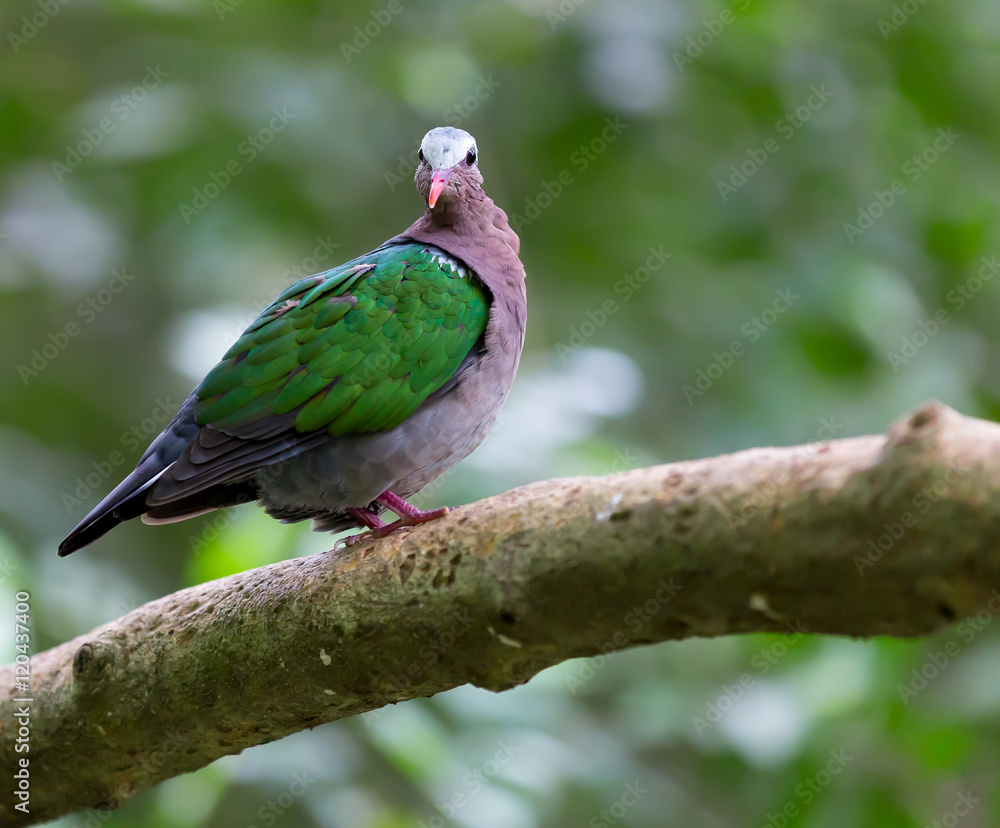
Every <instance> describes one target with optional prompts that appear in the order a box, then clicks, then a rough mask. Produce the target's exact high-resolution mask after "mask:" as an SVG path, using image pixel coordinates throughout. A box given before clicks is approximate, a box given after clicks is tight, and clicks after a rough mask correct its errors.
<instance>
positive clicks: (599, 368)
mask: <svg viewBox="0 0 1000 828" xmlns="http://www.w3.org/2000/svg"><path fill="white" fill-rule="evenodd" d="M0 33H2V37H3V43H2V44H0V166H2V170H0V233H2V236H0V291H2V295H3V302H2V305H0V348H2V353H3V354H4V355H5V368H4V370H3V371H0V400H2V403H0V405H2V409H0V411H2V416H0V420H2V425H0V565H2V575H0V577H2V578H3V579H4V589H3V591H2V594H0V610H2V611H3V612H4V613H6V615H5V616H4V617H11V615H12V614H13V609H12V597H13V593H14V591H15V589H20V588H23V589H28V590H30V592H31V595H32V612H33V615H32V617H33V624H34V640H33V644H34V646H35V647H36V648H37V649H42V648H45V647H47V646H51V645H53V644H55V643H58V642H61V641H63V640H66V639H68V638H71V637H72V636H75V635H78V634H80V633H83V632H85V631H86V630H88V629H90V628H91V627H92V626H94V625H96V624H98V623H101V622H103V621H107V620H110V619H112V618H114V617H117V616H118V615H120V614H121V613H123V612H124V611H126V610H127V609H129V608H131V607H133V606H135V605H136V604H138V603H142V602H144V601H146V600H149V599H151V598H154V597H157V596H160V595H162V594H165V593H168V592H171V591H173V590H176V589H178V588H180V587H182V586H184V585H186V584H191V583H195V582H200V581H203V580H206V579H210V578H215V577H219V576H222V575H225V574H228V573H231V572H233V571H237V570H239V569H242V568H248V567H254V566H258V565H261V564H264V563H267V562H269V561H273V560H278V559H281V558H284V557H289V556H293V555H303V554H309V553H313V552H318V551H321V550H324V549H328V548H329V547H330V546H331V543H332V542H331V540H330V539H329V538H328V537H323V536H317V535H313V534H311V533H310V532H309V531H308V529H307V527H305V526H298V527H287V526H280V525H278V524H276V523H274V522H271V521H269V520H268V519H267V518H265V517H264V516H263V515H262V514H261V513H260V512H259V511H257V510H256V509H255V508H254V507H247V508H244V509H240V510H236V511H235V512H233V513H229V514H226V515H216V516H213V517H208V518H205V519H201V520H195V521H191V522H188V523H184V524H179V525H173V526H166V527H157V528H150V527H146V526H143V525H141V524H138V523H132V524H129V525H126V526H123V527H121V528H119V529H117V530H116V531H115V532H113V533H112V534H111V535H109V536H108V537H106V538H105V539H103V540H102V541H101V542H100V543H98V544H96V545H95V546H94V547H92V548H90V549H87V550H86V551H85V552H83V553H80V554H77V555H74V556H73V557H71V558H69V559H66V560H57V559H56V557H55V546H56V544H57V542H58V540H59V539H60V538H61V537H62V536H63V535H64V534H65V533H66V531H67V530H69V529H70V528H71V526H72V525H73V524H74V523H75V522H76V521H77V520H78V519H79V518H80V517H81V516H82V515H83V514H84V513H85V512H86V511H87V510H88V509H89V508H91V507H92V506H93V505H95V504H96V502H97V501H98V499H99V498H100V497H101V496H103V495H104V494H105V493H106V492H107V491H108V490H110V488H111V487H112V486H113V485H114V483H116V482H117V480H118V479H119V478H120V477H122V476H123V475H124V473H125V472H127V470H128V469H129V468H131V466H132V465H133V464H134V463H135V462H136V461H137V460H138V458H139V455H140V454H141V452H142V450H143V449H144V448H145V446H146V444H147V443H148V442H149V440H150V439H151V438H152V436H154V434H155V433H156V432H157V431H158V430H159V429H160V428H161V427H162V426H163V425H164V424H165V423H166V421H167V419H168V418H169V416H170V415H171V414H172V410H173V409H174V408H176V406H177V405H179V403H180V402H181V400H183V398H184V396H185V395H186V394H187V393H188V391H189V390H190V388H191V387H192V386H193V384H194V383H195V382H196V381H197V380H198V379H199V378H200V376H201V375H202V374H203V372H204V371H205V370H206V369H207V368H208V367H210V365H211V364H212V363H213V362H214V361H215V359H217V358H218V356H220V355H221V354H222V352H223V351H224V350H225V349H226V347H227V346H228V344H229V343H230V342H231V341H232V340H233V339H234V338H235V336H236V335H237V334H238V333H239V331H240V330H241V329H242V327H243V326H244V325H245V324H247V323H248V322H249V321H250V319H252V318H253V317H254V315H255V314H256V313H257V311H258V310H259V309H260V308H262V307H263V305H264V304H265V303H266V302H268V301H269V300H270V299H271V298H272V297H273V295H274V294H275V293H276V292H277V291H278V290H280V289H281V288H282V287H283V286H284V285H286V284H287V283H288V282H290V281H291V280H292V279H294V278H295V277H296V276H297V275H300V274H301V273H302V272H304V271H309V270H319V269H323V268H324V267H327V266H329V265H331V264H334V263H336V262H338V261H343V260H346V259H348V258H350V257H352V256H355V255H358V254H360V253H363V252H364V251H365V250H368V249H371V248H372V247H374V246H376V245H377V244H379V243H380V242H381V241H383V240H384V239H385V238H387V237H389V236H390V235H392V234H394V233H396V232H398V231H399V230H401V229H403V228H404V227H406V225H407V224H408V223H409V222H410V221H411V220H412V219H413V218H414V217H415V216H416V215H417V214H418V212H419V210H420V206H421V205H420V202H419V197H418V196H417V195H416V193H415V191H414V190H413V187H412V184H411V183H410V174H411V171H412V164H413V155H414V150H415V148H416V145H417V142H418V141H419V139H420V137H421V136H422V135H423V133H424V132H425V131H426V130H427V129H428V128H430V127H431V126H435V125H439V124H441V123H450V124H453V125H460V126H462V127H464V128H466V129H468V130H470V131H471V132H472V133H473V134H475V135H476V136H477V138H478V141H479V147H480V155H481V167H482V169H483V172H484V175H485V178H486V186H487V189H488V191H489V193H490V194H491V195H492V196H493V198H494V199H495V200H496V201H497V202H498V203H499V204H501V205H502V206H503V207H504V208H505V209H507V211H508V213H509V214H510V215H511V217H512V221H513V222H514V223H515V226H516V227H517V228H518V229H519V232H520V235H521V238H522V255H523V259H524V262H525V264H526V267H527V270H528V274H529V283H528V284H529V296H530V317H529V322H530V324H529V334H528V344H527V349H526V353H525V358H524V360H523V363H522V366H523V367H522V371H521V374H520V376H519V378H518V381H517V383H516V386H515V390H514V392H513V395H512V397H511V400H510V402H509V404H508V407H507V409H506V413H505V417H504V420H503V422H502V424H501V425H500V426H498V428H497V430H496V432H495V433H494V435H493V436H491V438H490V440H489V441H488V443H487V444H486V445H484V446H483V448H482V449H481V450H480V451H479V452H477V453H476V455H474V456H473V457H472V458H470V459H469V461H467V462H466V463H465V464H463V465H462V466H460V467H459V468H458V469H456V470H455V471H454V472H453V473H452V474H449V475H448V476H447V477H446V478H444V479H443V480H442V482H441V483H440V485H435V486H432V487H431V489H430V490H429V491H428V493H427V494H426V495H425V502H427V503H435V504H443V503H459V502H463V501H467V500H472V499H476V498H479V497H482V496H486V495H489V494H492V493H496V492H499V491H502V490H504V489H506V488H508V487H510V486H513V485H517V484H520V483H525V482H529V481H533V480H538V479H544V478H548V477H553V476H557V475H568V474H585V473H586V474H601V473H606V472H609V471H612V470H615V471H619V470H622V469H624V468H629V467H633V466H639V465H648V464H652V463H656V462H666V461H670V460H678V459H685V458H692V457H697V456H703V455H711V454H716V453H720V452H724V451H732V450H737V449H741V448H746V447H750V446H755V445H767V444H792V443H799V442H806V441H810V440H814V439H817V438H818V437H830V436H836V437H842V436H849V435H854V434H861V433H868V432H872V431H878V430H881V429H883V428H884V427H885V426H886V424H887V423H888V422H890V421H891V420H892V419H894V418H896V417H897V416H899V415H901V414H902V413H903V412H905V411H906V410H908V409H910V408H912V407H913V406H915V405H916V404H918V403H920V402H921V401H923V400H925V399H928V398H938V399H941V400H943V401H945V402H947V403H949V404H951V405H953V406H955V407H956V408H958V409H960V410H962V411H964V412H966V413H969V414H975V415H979V416H986V417H997V416H998V415H1000V402H998V400H1000V370H998V368H1000V347H998V346H1000V341H998V337H997V326H996V321H995V320H996V318H997V314H998V311H1000V293H998V286H997V284H996V282H997V280H996V279H994V278H993V276H994V275H995V272H996V266H995V263H996V262H997V259H996V256H997V255H998V253H1000V222H998V208H1000V195H998V194H1000V97H998V95H997V79H998V77H1000V50H998V38H1000V16H998V14H997V11H996V8H995V4H993V3H990V2H988V0H959V1H958V2H955V3H944V2H941V0H926V1H925V0H902V2H889V0H880V2H874V3H872V2H862V0H839V2H832V0H818V2H814V3H794V2H791V0H734V2H732V3H731V4H727V3H719V2H701V3H692V4H684V3H681V2H679V1H678V0H671V2H662V3H655V2H652V0H626V2H610V0H580V2H574V0H561V2H556V0H547V2H539V3H533V2H529V0H510V2H507V3H504V2H481V3H459V2H432V3H425V4H419V5H418V4H416V3H412V4H411V3H409V2H402V0H393V2H386V3H376V4H374V5H372V6H368V5H365V4H362V3H357V2H339V3H333V2H320V0H312V1H311V2H283V3H266V4H265V3H253V2H249V1H247V2H240V0H214V2H209V0H204V2H195V0H146V2H135V1H134V0H105V2H99V0H90V1H89V2H88V0H68V2H65V1H64V0H34V1H33V2H21V0H10V2H7V3H5V4H4V8H3V9H2V10H0ZM790 623H791V624H792V625H793V627H794V619H790ZM949 643H951V645H952V647H951V649H952V650H953V651H956V652H957V653H958V655H957V656H954V657H952V656H947V663H946V664H945V665H944V666H943V667H939V668H937V669H935V667H934V665H935V659H936V660H938V661H939V660H940V657H935V656H934V654H941V653H945V654H946V655H947V650H946V647H947V646H948V645H949ZM0 655H2V656H3V660H4V661H8V660H10V659H11V658H12V657H13V650H12V642H11V641H7V640H5V641H2V642H0ZM928 665H930V666H928ZM997 665H1000V638H998V636H997V634H996V630H995V629H994V628H993V627H991V626H989V625H984V626H983V627H982V628H981V629H980V628H979V627H965V628H958V629H953V630H950V631H946V632H945V633H943V634H942V635H941V636H939V637H938V638H935V639H933V640H929V641H919V642H905V643H904V642H895V641H875V642H869V643H859V642H850V641H843V640H833V639H816V638H809V637H803V636H799V635H797V634H796V633H795V632H794V631H793V630H792V631H790V632H789V634H788V636H786V637H783V636H770V637H768V636H754V637H743V638H738V639H736V638H730V639H720V640H714V641H689V642H684V643H678V644H671V645H661V646H654V647H647V648H642V649H637V650H632V651H628V652H624V653H621V654H618V655H615V656H613V657H611V658H607V659H605V658H600V659H596V660H593V661H577V662H570V663H567V664H564V665H561V666H560V667H557V668H554V669H552V670H550V671H548V672H546V673H545V674H543V675H541V676H539V677H537V678H536V679H534V680H533V681H531V682H530V683H529V684H528V685H527V686H525V687H523V688H519V689H518V690H515V691H512V692H508V693H504V694H501V695H499V696H494V695H492V694H489V693H487V692H484V691H478V690H474V689H471V688H463V689H460V690H457V691H454V692H451V693H447V694H444V695H442V696H439V697H437V698H435V699H432V700H429V701H428V700H421V701H415V702H410V703H406V704H401V705H398V706H396V707H392V708H388V709H385V710H383V711H378V712H376V713H373V714H371V715H369V716H366V717H362V718H358V719H354V720H351V721H345V722H340V723H337V724H334V725H328V726H324V727H322V728H319V729H318V730H316V731H310V732H307V733H302V734H299V735H297V736H295V737H292V738H289V739H286V740H284V741H282V742H279V743H276V744H272V745H268V746H264V747H260V748H257V749H254V750H250V751H248V752H246V753H245V754H244V755H242V756H240V757H231V758H229V759H226V760H223V761H220V762H218V763H216V764H215V765H213V766H211V767H209V768H206V769H204V770H202V771H200V772H198V773H194V774H189V775H185V776H183V777H180V778H177V779H174V780H171V781H170V782H168V783H166V784H164V785H161V786H160V787H158V788H156V789H155V790H152V791H150V792H147V793H145V794H142V795H140V796H138V797H136V799H135V800H134V801H132V802H130V803H129V804H128V805H127V806H126V807H125V808H124V809H122V810H121V811H119V812H118V813H116V814H114V815H113V816H111V817H110V818H109V819H107V820H106V821H105V817H106V816H107V815H100V817H99V819H98V817H96V816H95V815H90V817H89V818H91V819H92V820H93V819H97V822H96V823H87V822H85V819H87V818H88V817H87V816H86V815H84V816H81V817H74V818H71V819H68V820H67V821H66V822H65V823H64V824H66V825H83V824H107V825H112V826H132V825H135V826H139V825H142V826H151V828H173V826H213V828H214V827H215V826H218V827H219V828H222V826H226V827H227V828H228V826H247V825H258V826H259V825H263V826H271V825H278V826H281V825H287V826H293V825H294V826H331V827H332V826H351V828H361V827H363V828H403V827H404V826H435V828H436V827H437V826H443V825H452V824H454V825H461V826H473V825H475V826H486V827H487V828H490V827H491V826H496V828H518V827H519V826H525V828H534V827H535V826H537V827H538V828H549V826H579V825H584V826H592V828H601V826H611V825H626V826H657V828H659V826H689V825H698V826H719V827H720V828H721V827H722V826H765V825H766V826H781V825H787V826H808V827H809V828H823V827H824V826H837V827H838V828H842V827H843V826H854V825H857V826H880V828H894V827H895V826H922V825H925V824H930V823H931V822H932V821H933V820H945V821H944V822H943V824H945V825H952V824H965V825H970V826H971V825H991V824H996V823H997V820H998V819H1000V791H998V783H997V779H998V778H1000V777H998V770H1000V767H998V766H1000V752H998V750H997V747H998V738H997V737H998V732H1000V680H998V679H1000V667H998V666H997ZM914 670H917V671H920V670H923V671H924V672H925V673H927V674H933V675H932V677H931V679H930V680H925V686H922V687H920V688H919V689H918V690H917V691H916V692H915V694H913V695H908V694H906V693H901V691H900V687H901V686H902V687H904V688H907V687H910V688H915V687H917V686H918V685H919V684H920V677H919V676H917V677H916V678H915V674H914V673H913V672H912V671H914ZM713 711H714V712H713ZM970 792H971V793H970ZM962 797H966V799H962ZM968 797H971V798H972V799H974V800H975V802H972V804H971V805H970V802H971V799H969V798H968ZM970 807H971V812H969V808H970ZM966 812H969V813H968V815H965V814H966Z"/></svg>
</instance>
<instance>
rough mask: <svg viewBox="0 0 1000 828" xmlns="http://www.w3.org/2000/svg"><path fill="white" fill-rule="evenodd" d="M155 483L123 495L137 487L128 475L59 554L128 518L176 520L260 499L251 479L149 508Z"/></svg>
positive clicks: (99, 535) (144, 520) (63, 544)
mask: <svg viewBox="0 0 1000 828" xmlns="http://www.w3.org/2000/svg"><path fill="white" fill-rule="evenodd" d="M155 482H156V479H155V478H154V479H152V480H148V481H146V482H145V483H143V484H142V485H141V486H140V487H139V488H138V489H134V490H133V491H132V492H131V493H127V494H125V496H124V498H121V494H122V493H121V492H120V490H121V489H126V490H127V489H129V488H132V487H134V486H135V483H134V481H132V480H131V479H129V478H127V479H126V480H125V481H124V482H123V483H122V484H121V485H120V486H119V487H118V488H117V489H115V490H114V491H113V492H112V493H111V494H109V495H108V496H107V497H106V498H104V500H102V501H101V502H100V504H98V506H97V508H95V509H94V511H92V512H91V513H90V514H89V515H87V517H85V518H84V519H83V520H82V521H81V522H80V525H79V526H77V527H76V529H74V530H73V531H72V532H70V533H69V535H67V536H66V540H64V541H63V542H62V543H60V544H59V556H60V557H65V556H66V555H69V554H70V553H72V552H75V551H76V550H77V549H82V548H83V547H84V546H87V544H90V543H93V542H94V541H95V540H97V539H98V538H99V537H101V535H103V534H104V533H105V532H108V531H110V530H111V529H114V527H116V526H117V525H118V524H119V523H121V522H122V521H125V520H131V519H132V518H137V517H139V516H142V520H143V523H154V524H155V523H175V522H176V521H179V520H187V519H188V518H193V517H197V516H198V515H203V514H205V513H206V512H212V511H214V510H216V509H224V508H226V507H227V506H238V505H239V504H241V503H249V502H250V501H252V500H256V499H257V484H256V483H254V482H253V481H252V480H244V481H242V482H240V483H229V484H226V485H222V486H216V487H214V488H212V489H207V490H205V491H203V492H196V493H195V494H193V495H189V496H188V497H184V498H179V499H177V500H174V501H170V502H168V503H164V504H161V505H158V506H154V507H150V506H149V505H148V504H147V503H146V492H147V490H148V489H149V488H150V486H151V485H152V484H153V483H155ZM126 484H128V485H126Z"/></svg>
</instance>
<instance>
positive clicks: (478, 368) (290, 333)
mask: <svg viewBox="0 0 1000 828" xmlns="http://www.w3.org/2000/svg"><path fill="white" fill-rule="evenodd" d="M418 159H419V164H418V165H417V168H416V171H415V173H414V181H415V183H416V186H417V190H418V192H419V193H420V195H421V196H422V197H423V200H424V205H425V208H424V211H423V214H422V215H421V216H420V217H419V218H418V219H417V220H416V221H414V222H413V224H411V225H410V227H409V228H408V229H406V230H405V231H403V232H402V233H400V234H399V235H397V236H393V237H392V238H390V239H389V240H388V241H386V242H385V243H383V244H382V245H380V246H379V247H377V248H375V249H374V250H372V251H371V252H369V253H365V254H364V255H362V256H359V257H358V258H356V259H352V260H351V261H348V262H345V263H344V264H342V265H340V266H339V267H335V268H332V269H330V270H327V271H324V272H322V273H317V274H315V275H313V276H307V277H305V278H303V279H299V280H298V281H296V282H295V283H294V284H292V285H290V286H289V287H288V288H287V289H286V290H284V291H283V292H282V293H281V294H279V295H278V297H277V298H276V299H275V300H274V301H273V302H272V303H271V304H270V305H269V306H268V307H267V308H265V309H264V310H263V311H262V312H261V314H260V316H258V317H257V319H256V320H255V321H254V322H252V323H251V324H250V325H249V327H247V329H246V330H245V331H244V332H243V334H242V335H241V336H240V337H239V339H237V341H236V343H235V344H234V345H233V346H232V347H231V348H230V349H229V350H228V351H227V352H226V354H225V355H224V356H223V358H222V360H221V361H220V362H219V363H218V364H217V365H216V366H215V367H214V368H213V369H212V370H211V371H209V372H208V374H207V375H206V376H205V378H204V379H203V380H202V381H201V383H200V384H199V385H198V386H197V387H196V388H195V389H194V391H192V392H191V394H190V396H189V397H188V398H187V399H186V400H185V402H184V403H183V404H182V405H181V407H180V409H179V410H178V412H177V414H176V415H175V417H174V418H173V420H172V421H171V422H170V423H169V424H168V425H167V426H166V428H164V430H163V432H162V433H161V434H160V435H159V436H157V437H156V438H155V439H154V440H153V442H152V443H151V444H150V446H149V448H148V449H147V450H146V451H145V453H144V454H143V455H142V457H141V458H140V460H139V462H138V464H137V465H136V467H135V469H134V470H133V471H132V472H131V473H130V474H129V475H128V476H127V477H126V478H125V479H124V480H123V481H122V482H121V483H120V484H119V485H118V486H117V487H115V489H114V490H113V491H112V492H111V493H110V494H109V495H108V496H107V497H105V498H104V499H103V500H102V501H101V502H100V503H99V504H98V505H97V506H96V507H95V508H94V509H93V511H91V512H90V513H89V514H88V515H87V516H86V517H85V518H84V519H83V520H82V521H81V522H80V523H79V525H78V526H76V528H74V529H73V531H72V532H70V533H69V535H67V536H66V538H65V539H64V540H63V541H62V543H60V545H59V548H58V554H59V556H61V557H62V556H66V555H69V554H70V553H72V552H74V551H76V550H77V549H80V548H82V547H84V546H87V545H88V544H90V543H92V542H93V541H95V540H97V539H98V538H100V537H101V536H103V535H104V534H105V533H106V532H108V531H109V530H111V529H112V528H114V527H115V526H117V525H118V524H119V523H121V522H123V521H127V520H131V519H133V518H136V517H139V518H141V519H142V521H143V522H144V523H147V524H160V523H172V522H175V521H180V520H185V519H187V518H192V517H195V516H198V515H203V514H206V513H208V512H211V511H213V510H216V509H222V508H226V507H230V506H234V505H237V504H242V503H246V502H248V501H258V502H259V504H260V505H261V506H262V507H263V508H264V511H265V512H266V513H267V514H268V515H270V516H272V517H274V518H276V519H278V520H280V521H282V522H285V523H294V522H298V521H303V520H312V522H313V529H314V530H317V531H330V532H339V531H343V530H346V529H350V528H361V529H362V532H361V533H360V534H358V535H354V536H352V537H351V538H350V539H349V542H350V543H353V542H356V541H358V540H360V539H362V538H367V537H375V538H381V537H385V536H387V535H390V534H392V533H394V532H396V531H398V530H400V529H404V528H406V527H410V526H416V525H418V524H421V523H425V522H427V521H430V520H434V519H436V518H438V517H441V516H442V515H443V514H445V513H446V512H447V511H448V510H447V509H446V508H438V509H433V510H428V511H423V510H421V509H418V508H416V507H415V506H413V505H412V504H411V503H409V502H408V499H409V498H411V497H412V496H413V495H414V494H416V493H417V492H419V491H420V490H421V489H422V488H424V487H425V486H426V485H427V484H428V483H430V482H431V481H433V480H435V479H436V478H438V477H439V476H440V475H442V474H443V473H444V472H445V471H447V470H448V469H450V468H451V467H452V466H454V465H455V464H456V463H458V462H459V461H460V460H463V459H464V458H465V457H467V456H468V455H469V454H470V453H471V452H472V451H473V450H474V449H475V448H476V447H477V446H478V445H479V444H480V443H481V442H482V441H483V439H484V438H485V437H486V435H487V434H488V433H489V431H490V430H491V428H492V427H493V425H494V423H495V422H496V420H497V416H498V414H499V412H500V409H501V406H502V405H503V403H504V401H505V400H506V398H507V395H508V393H509V392H510V389H511V385H512V383H513V381H514V375H515V374H516V372H517V368H518V363H519V361H520V357H521V350H522V348H523V346H524V335H525V325H526V318H527V296H526V290H525V270H524V266H523V264H522V263H521V259H520V258H519V254H520V239H519V238H518V236H517V234H516V233H515V232H514V230H512V229H511V227H510V224H509V223H508V221H507V215H506V213H505V212H504V211H503V210H502V209H501V208H500V207H498V206H497V205H495V204H494V203H493V201H492V200H491V199H490V198H489V196H487V195H486V193H485V191H484V190H483V177H482V175H481V173H480V171H479V150H478V147H477V145H476V139H475V138H474V137H473V136H472V135H470V134H469V133H468V132H466V131H465V130H462V129H458V128H456V127H436V128H434V129H431V130H430V131H429V132H428V133H427V134H426V135H425V136H424V137H423V140H422V141H421V143H420V149H419V152H418ZM386 510H388V511H390V512H392V513H394V514H395V516H396V520H395V521H393V522H386V521H384V520H383V519H382V515H383V513H384V512H385V511H386Z"/></svg>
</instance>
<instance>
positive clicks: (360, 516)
mask: <svg viewBox="0 0 1000 828" xmlns="http://www.w3.org/2000/svg"><path fill="white" fill-rule="evenodd" d="M347 513H348V514H349V515H350V516H351V517H352V518H354V519H355V520H356V521H357V522H358V523H360V524H362V525H363V526H364V527H365V531H364V532H359V533H358V534H357V535H348V536H347V537H346V538H341V539H340V540H339V541H337V543H336V544H335V545H334V547H333V550H334V551H335V552H336V551H337V550H338V549H341V548H345V547H351V546H354V545H355V544H358V543H361V541H363V540H367V539H368V538H375V537H382V536H381V535H376V534H375V532H376V531H378V530H379V529H384V528H385V523H384V522H383V521H382V519H381V518H380V517H379V516H378V515H373V514H372V513H371V512H369V511H368V510H367V509H348V510H347Z"/></svg>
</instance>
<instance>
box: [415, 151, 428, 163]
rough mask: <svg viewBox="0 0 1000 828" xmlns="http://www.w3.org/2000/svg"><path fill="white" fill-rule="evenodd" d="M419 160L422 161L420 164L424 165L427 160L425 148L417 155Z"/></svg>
mask: <svg viewBox="0 0 1000 828" xmlns="http://www.w3.org/2000/svg"><path fill="white" fill-rule="evenodd" d="M417 158H419V159H420V163H421V164H422V163H424V161H426V160H427V159H426V158H424V148H423V147H421V148H420V151H419V152H418V153H417Z"/></svg>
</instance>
